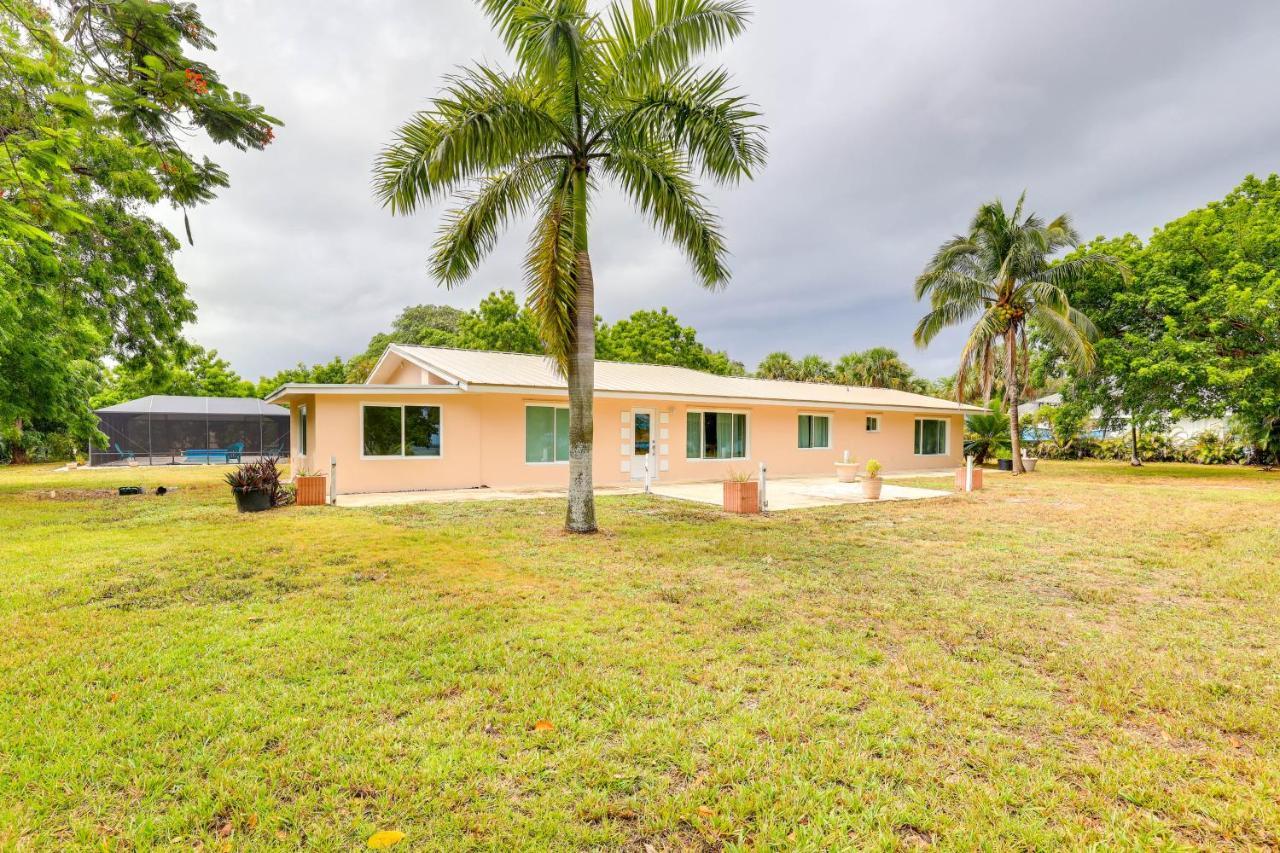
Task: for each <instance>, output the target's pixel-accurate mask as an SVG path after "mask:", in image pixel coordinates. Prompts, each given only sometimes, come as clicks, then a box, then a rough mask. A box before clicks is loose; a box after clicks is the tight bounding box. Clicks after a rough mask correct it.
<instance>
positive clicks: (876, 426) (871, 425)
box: [867, 415, 880, 432]
mask: <svg viewBox="0 0 1280 853" xmlns="http://www.w3.org/2000/svg"><path fill="white" fill-rule="evenodd" d="M879 431H880V418H879V417H877V416H876V415H867V432H879Z"/></svg>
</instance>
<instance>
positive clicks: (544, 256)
mask: <svg viewBox="0 0 1280 853" xmlns="http://www.w3.org/2000/svg"><path fill="white" fill-rule="evenodd" d="M575 260H576V259H575V255H574V246H573V193H572V189H571V183H570V171H569V169H565V170H564V172H563V174H561V175H560V176H559V178H558V179H557V181H556V183H555V184H554V185H553V186H552V187H551V189H550V190H548V192H547V194H546V197H545V199H544V203H543V209H542V214H541V216H539V218H538V222H537V225H536V226H535V227H534V230H533V233H532V235H530V238H529V249H528V252H527V254H526V255H525V263H524V272H525V289H526V291H527V294H528V304H529V309H530V310H531V311H532V312H533V315H534V317H536V318H537V320H538V333H539V337H541V338H542V342H543V345H544V346H546V348H547V354H548V355H549V356H551V358H553V359H554V360H555V361H556V364H557V365H558V366H559V367H560V370H561V372H562V373H564V375H566V376H567V375H568V369H569V359H570V357H571V356H572V354H573V348H574V328H573V316H574V307H575V305H576V304H577V288H576V287H575V285H574V264H575Z"/></svg>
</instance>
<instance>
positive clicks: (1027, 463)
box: [1022, 450, 1040, 474]
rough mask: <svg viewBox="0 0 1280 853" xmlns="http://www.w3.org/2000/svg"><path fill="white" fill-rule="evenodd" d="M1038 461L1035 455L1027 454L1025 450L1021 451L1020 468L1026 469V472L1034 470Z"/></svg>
mask: <svg viewBox="0 0 1280 853" xmlns="http://www.w3.org/2000/svg"><path fill="white" fill-rule="evenodd" d="M1039 461H1040V460H1039V459H1038V458H1037V457H1035V456H1028V455H1027V452H1026V451H1025V450H1024V451H1022V470H1023V471H1026V472H1027V473H1028V474H1030V473H1031V472H1032V471H1034V470H1036V463H1037V462H1039Z"/></svg>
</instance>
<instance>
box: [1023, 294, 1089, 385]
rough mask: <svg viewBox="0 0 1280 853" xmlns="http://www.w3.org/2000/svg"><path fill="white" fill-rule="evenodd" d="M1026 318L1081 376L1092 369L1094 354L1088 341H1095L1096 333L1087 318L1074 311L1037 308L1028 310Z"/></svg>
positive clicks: (1069, 309) (1045, 307) (1039, 306)
mask: <svg viewBox="0 0 1280 853" xmlns="http://www.w3.org/2000/svg"><path fill="white" fill-rule="evenodd" d="M1029 318H1030V320H1031V322H1033V323H1035V325H1036V329H1037V330H1038V331H1039V332H1040V333H1041V334H1042V335H1044V337H1045V338H1046V339H1047V340H1048V341H1049V342H1050V343H1051V344H1053V346H1055V347H1056V348H1057V349H1059V350H1060V351H1061V352H1062V353H1063V355H1065V356H1066V357H1067V359H1068V360H1069V361H1070V362H1071V363H1072V364H1073V365H1075V366H1076V367H1077V368H1079V369H1080V370H1081V371H1083V372H1088V371H1090V370H1092V369H1093V365H1094V361H1095V353H1094V350H1093V343H1092V340H1091V339H1092V338H1096V336H1097V330H1096V329H1094V328H1093V324H1092V323H1091V322H1089V319H1088V318H1087V317H1085V316H1084V315H1083V314H1081V313H1080V312H1079V311H1077V310H1076V309H1074V308H1068V309H1067V310H1066V311H1065V312H1059V311H1055V310H1053V309H1052V308H1049V307H1047V306H1042V305H1037V306H1035V307H1033V308H1032V309H1031V311H1030V314H1029Z"/></svg>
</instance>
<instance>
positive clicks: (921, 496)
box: [337, 470, 951, 512]
mask: <svg viewBox="0 0 1280 853" xmlns="http://www.w3.org/2000/svg"><path fill="white" fill-rule="evenodd" d="M939 475H946V476H950V475H951V471H950V470H947V471H945V472H939V471H915V472H908V473H896V474H886V475H884V480H885V483H884V485H883V487H882V488H881V492H880V500H881V501H915V500H925V499H928V498H940V497H946V496H947V495H949V494H951V492H946V491H939V490H937V489H920V488H916V487H913V486H898V485H895V484H894V483H893V482H892V481H893V480H894V479H897V478H908V477H911V478H914V477H930V476H939ZM643 493H644V487H643V485H641V484H640V483H636V484H635V485H627V486H597V487H596V494H597V495H598V496H601V497H604V496H607V495H639V494H643ZM652 493H653V494H654V495H657V496H658V497H663V498H672V499H675V500H683V501H694V502H696V503H703V504H711V505H713V506H720V505H722V503H723V502H724V487H723V483H722V481H720V480H708V481H702V482H696V483H654V484H653V486H652ZM564 496H565V491H564V489H434V490H430V491H420V492H369V493H365V494H357V495H338V500H337V505H338V506H344V507H374V506H400V505H403V504H419V503H455V502H464V501H517V500H536V499H539V498H544V499H548V498H550V499H563V498H564ZM768 497H769V510H770V511H771V512H776V511H781V510H788V509H803V508H805V507H815V506H834V505H837V504H850V503H875V501H868V500H867V499H866V498H864V497H863V496H862V486H861V485H860V484H859V483H839V482H836V480H835V478H834V477H831V476H822V477H779V478H776V479H770V480H769V481H768Z"/></svg>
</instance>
